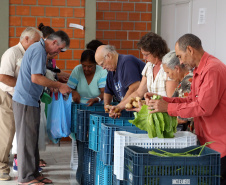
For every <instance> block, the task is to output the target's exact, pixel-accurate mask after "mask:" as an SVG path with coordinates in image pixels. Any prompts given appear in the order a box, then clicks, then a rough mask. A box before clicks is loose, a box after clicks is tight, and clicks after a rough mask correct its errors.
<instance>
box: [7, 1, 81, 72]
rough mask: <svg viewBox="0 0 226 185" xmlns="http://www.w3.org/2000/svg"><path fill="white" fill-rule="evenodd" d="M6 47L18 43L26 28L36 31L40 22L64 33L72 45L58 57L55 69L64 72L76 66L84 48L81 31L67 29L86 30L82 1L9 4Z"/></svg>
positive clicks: (18, 2) (12, 2)
mask: <svg viewBox="0 0 226 185" xmlns="http://www.w3.org/2000/svg"><path fill="white" fill-rule="evenodd" d="M9 3H10V9H9V14H10V15H9V16H10V17H9V46H10V47H11V46H13V45H16V44H17V43H18V42H19V37H20V34H21V32H22V31H23V30H24V29H25V28H26V27H28V26H33V27H36V28H37V26H38V25H39V24H40V23H41V22H42V23H43V24H44V25H46V26H51V27H52V28H53V29H55V30H56V31H57V30H59V29H61V30H63V31H65V32H66V33H67V34H68V35H69V37H70V39H71V45H70V49H69V50H67V52H64V53H60V54H59V56H58V57H57V58H56V59H57V66H58V67H59V68H60V69H64V71H66V72H71V71H72V69H73V68H74V67H75V66H76V65H78V64H79V59H80V56H81V52H82V51H83V49H84V48H85V46H84V37H85V34H84V31H83V30H78V29H73V28H69V23H76V24H81V25H83V26H85V0H10V1H9Z"/></svg>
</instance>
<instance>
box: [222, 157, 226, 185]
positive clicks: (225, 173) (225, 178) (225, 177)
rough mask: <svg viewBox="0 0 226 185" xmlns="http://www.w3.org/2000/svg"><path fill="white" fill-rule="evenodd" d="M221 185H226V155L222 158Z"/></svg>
mask: <svg viewBox="0 0 226 185" xmlns="http://www.w3.org/2000/svg"><path fill="white" fill-rule="evenodd" d="M221 185H226V156H224V157H223V158H221Z"/></svg>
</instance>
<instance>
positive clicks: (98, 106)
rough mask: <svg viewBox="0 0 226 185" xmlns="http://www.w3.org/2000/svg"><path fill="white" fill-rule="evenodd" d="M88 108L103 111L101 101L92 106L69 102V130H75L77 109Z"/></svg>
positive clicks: (74, 131)
mask: <svg viewBox="0 0 226 185" xmlns="http://www.w3.org/2000/svg"><path fill="white" fill-rule="evenodd" d="M78 109H80V110H90V111H94V112H95V111H96V112H100V111H102V112H103V111H104V105H103V104H102V103H95V104H93V106H89V107H88V106H87V104H77V103H74V102H72V103H71V132H72V133H76V132H77V110H78Z"/></svg>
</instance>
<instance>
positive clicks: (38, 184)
mask: <svg viewBox="0 0 226 185" xmlns="http://www.w3.org/2000/svg"><path fill="white" fill-rule="evenodd" d="M43 183H44V182H39V181H37V180H36V181H34V180H33V182H32V181H30V183H29V182H28V184H26V183H18V185H43Z"/></svg>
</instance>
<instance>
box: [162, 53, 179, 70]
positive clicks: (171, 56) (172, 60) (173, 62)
mask: <svg viewBox="0 0 226 185" xmlns="http://www.w3.org/2000/svg"><path fill="white" fill-rule="evenodd" d="M162 64H165V65H166V66H167V67H168V68H170V69H174V68H175V66H179V67H180V68H183V66H181V65H180V60H179V58H178V57H177V56H176V52H175V51H170V52H169V53H167V54H166V55H165V56H164V57H163V58H162Z"/></svg>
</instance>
